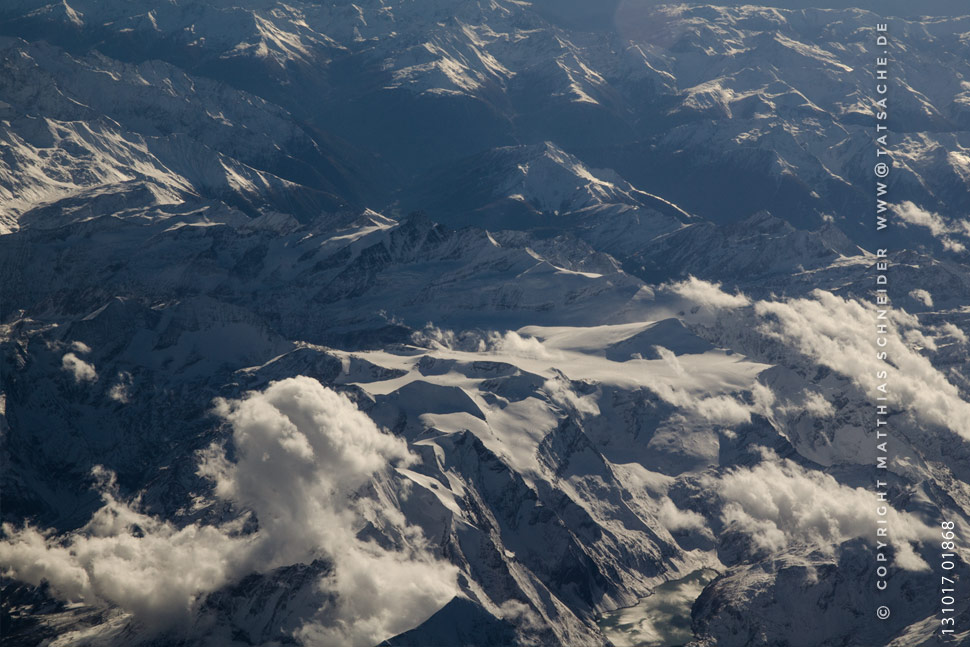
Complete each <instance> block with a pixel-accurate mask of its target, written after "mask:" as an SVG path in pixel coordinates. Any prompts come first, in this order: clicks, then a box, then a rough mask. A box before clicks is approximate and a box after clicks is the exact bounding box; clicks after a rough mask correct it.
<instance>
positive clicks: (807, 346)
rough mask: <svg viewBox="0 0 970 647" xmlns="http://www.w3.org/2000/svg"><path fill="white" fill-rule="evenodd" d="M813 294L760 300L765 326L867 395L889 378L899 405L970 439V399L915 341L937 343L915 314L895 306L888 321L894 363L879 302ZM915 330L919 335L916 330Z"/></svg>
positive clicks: (891, 394)
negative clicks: (881, 375) (880, 343)
mask: <svg viewBox="0 0 970 647" xmlns="http://www.w3.org/2000/svg"><path fill="white" fill-rule="evenodd" d="M812 296H813V298H810V299H791V300H789V301H786V302H767V301H761V302H758V303H757V304H755V312H756V314H757V315H758V316H760V317H761V318H762V320H763V321H762V323H761V325H760V327H759V330H760V331H761V332H762V333H763V334H765V335H767V336H769V337H772V338H775V339H778V340H780V341H782V342H783V343H785V344H786V345H787V346H789V347H792V348H793V349H794V350H796V351H797V352H800V353H802V354H804V355H806V356H808V357H810V358H812V359H813V360H814V361H816V362H818V363H820V364H822V365H824V366H827V367H828V368H830V369H832V370H835V371H837V372H839V373H841V374H843V375H845V376H847V377H849V378H850V379H851V380H852V381H853V382H854V383H855V384H856V385H857V386H858V387H859V388H860V389H862V390H863V391H864V392H865V393H867V394H872V393H876V388H877V387H878V386H879V385H880V384H883V383H885V384H886V385H887V387H886V388H887V390H888V391H889V397H891V401H890V403H891V404H892V405H893V407H894V408H895V409H901V410H903V411H905V412H906V413H907V415H913V416H915V417H916V419H917V420H918V421H920V422H921V423H923V424H926V425H931V426H935V427H938V428H942V429H944V430H952V431H953V432H955V433H957V434H959V435H960V436H962V437H963V438H965V439H968V440H970V403H967V402H965V401H964V400H963V399H962V398H961V397H960V392H959V390H958V389H957V387H955V386H954V385H953V384H951V383H950V382H949V381H948V380H947V379H946V377H945V376H944V375H943V374H942V373H940V372H939V371H938V370H937V369H936V368H934V367H933V365H932V364H931V363H930V360H929V359H927V358H926V357H924V356H922V355H920V354H919V353H918V352H917V351H916V350H914V349H913V348H912V347H911V346H910V344H911V343H916V342H921V343H922V344H923V345H927V344H928V343H929V344H932V340H929V339H928V338H926V337H925V336H924V335H922V333H921V332H920V326H919V321H918V320H917V319H916V318H915V317H913V316H912V315H909V314H907V313H905V312H903V311H901V310H890V311H889V313H888V315H887V316H888V317H889V318H888V319H887V320H886V323H887V325H888V329H889V332H890V334H888V335H886V339H887V346H886V347H885V348H884V350H885V351H886V352H887V353H888V357H889V360H890V362H891V364H890V363H887V362H884V361H882V360H880V359H878V357H877V356H876V346H875V336H876V322H877V319H876V317H877V312H876V308H875V306H873V305H870V304H863V303H860V302H858V301H854V300H846V299H843V298H842V297H839V296H836V295H834V294H832V293H830V292H825V291H822V290H815V291H814V292H813V293H812ZM914 332H915V333H918V334H917V335H915V336H914V335H913V334H911V333H914ZM927 347H929V346H927ZM881 370H886V371H888V376H887V378H886V379H882V380H880V379H877V377H876V375H877V372H878V371H881Z"/></svg>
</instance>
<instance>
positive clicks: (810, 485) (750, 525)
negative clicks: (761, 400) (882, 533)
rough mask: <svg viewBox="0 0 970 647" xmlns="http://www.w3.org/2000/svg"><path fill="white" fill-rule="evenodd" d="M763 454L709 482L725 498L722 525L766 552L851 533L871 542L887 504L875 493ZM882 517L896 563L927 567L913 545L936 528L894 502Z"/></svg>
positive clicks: (829, 541)
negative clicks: (759, 459)
mask: <svg viewBox="0 0 970 647" xmlns="http://www.w3.org/2000/svg"><path fill="white" fill-rule="evenodd" d="M764 459H765V460H764V461H763V462H761V463H759V464H758V465H756V466H755V467H752V468H737V469H734V470H731V471H729V472H727V473H726V474H725V475H723V476H722V477H721V478H720V479H717V480H716V481H715V480H713V479H711V482H710V483H708V485H709V486H711V487H713V488H716V489H717V491H718V494H719V496H720V498H721V500H722V502H723V503H724V508H723V510H722V512H721V520H722V521H723V522H724V524H725V525H726V527H728V528H733V529H735V530H740V531H742V532H745V533H746V534H748V535H750V536H751V537H752V539H753V540H754V541H755V543H756V544H757V545H758V546H760V547H762V548H764V549H767V550H769V551H780V550H783V549H785V548H786V547H789V546H792V545H795V544H802V545H810V546H818V547H821V548H822V549H823V550H824V549H826V547H828V548H829V549H831V548H832V547H834V546H835V545H838V544H840V543H842V542H844V541H846V540H848V539H852V538H855V537H863V538H865V539H867V540H868V541H869V542H870V543H871V544H873V545H875V539H876V537H875V530H874V527H875V526H874V524H873V519H875V517H876V514H877V512H876V510H877V508H879V507H880V506H883V505H885V503H883V502H880V501H879V499H878V498H877V497H876V495H875V494H874V493H873V492H871V491H869V490H866V489H864V488H851V487H848V486H845V485H842V484H840V483H839V482H838V481H836V480H835V479H834V478H832V477H831V476H829V475H828V474H825V473H822V472H819V471H812V470H805V469H803V468H802V467H800V466H799V465H798V464H797V463H794V462H792V461H790V460H787V459H784V460H778V457H777V456H775V455H774V454H772V453H771V452H768V451H765V452H764ZM886 519H887V521H888V522H889V525H890V527H891V528H892V538H891V541H892V542H893V545H894V546H895V548H896V549H897V555H896V560H895V561H896V564H897V565H898V566H900V567H901V568H904V569H907V570H926V569H927V568H929V567H928V566H927V564H926V563H925V562H924V561H923V560H922V558H920V557H919V555H917V554H916V552H915V551H914V550H913V544H914V543H919V542H921V541H927V540H931V539H933V538H934V537H935V536H936V533H935V531H934V530H933V529H931V528H929V527H928V526H926V525H925V524H923V523H922V522H921V521H919V520H918V519H917V518H916V517H914V516H913V515H911V514H909V513H901V512H897V511H896V510H894V509H893V508H892V506H889V507H888V510H887V517H886Z"/></svg>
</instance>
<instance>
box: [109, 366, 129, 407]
mask: <svg viewBox="0 0 970 647" xmlns="http://www.w3.org/2000/svg"><path fill="white" fill-rule="evenodd" d="M117 379H118V381H117V382H116V383H115V384H114V385H112V387H111V389H110V390H109V391H108V397H109V398H111V399H112V400H114V401H115V402H120V403H122V404H128V400H129V397H130V394H129V389H130V388H131V373H127V372H125V371H122V372H120V373H118V378H117Z"/></svg>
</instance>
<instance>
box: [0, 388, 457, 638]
mask: <svg viewBox="0 0 970 647" xmlns="http://www.w3.org/2000/svg"><path fill="white" fill-rule="evenodd" d="M216 413H217V414H218V415H219V416H220V417H222V418H223V419H224V420H225V421H226V422H228V423H229V425H230V427H231V429H232V439H231V445H232V451H231V452H230V451H229V450H227V447H226V446H225V445H223V444H214V445H212V446H211V447H209V448H208V449H207V450H206V451H204V452H203V453H202V456H201V461H200V466H199V473H200V474H201V475H203V476H205V477H206V478H208V479H210V480H211V481H212V482H213V484H214V486H215V487H214V494H215V497H216V499H217V500H218V501H222V502H226V503H231V504H233V507H234V508H236V509H239V510H244V511H246V513H245V514H244V515H242V516H239V517H238V518H236V519H233V520H232V521H229V522H226V523H223V524H220V525H205V524H201V523H193V524H189V525H186V526H183V527H176V526H175V525H173V524H171V523H170V522H167V521H163V520H160V519H158V518H155V517H152V516H150V515H147V514H144V513H143V512H141V511H140V510H139V503H138V501H137V500H136V501H133V502H125V501H122V500H121V499H120V497H119V496H118V494H117V488H116V487H115V485H114V482H113V478H112V477H111V475H110V474H108V473H107V472H106V471H105V470H103V469H100V468H98V469H96V470H95V475H96V476H97V477H98V480H99V484H98V486H99V489H100V490H101V492H102V497H103V500H104V505H103V506H102V508H100V509H99V510H98V511H97V512H96V513H95V514H94V515H93V517H92V519H91V520H90V521H89V522H88V523H87V524H86V525H85V526H84V527H82V528H80V529H79V530H77V531H75V532H72V533H69V534H67V535H65V536H60V537H58V536H55V535H53V534H52V533H51V532H49V531H41V530H38V529H36V528H33V527H30V526H27V527H24V528H14V527H12V526H10V525H9V524H8V525H5V526H4V534H5V538H4V539H3V540H2V541H0V562H2V563H3V564H4V568H5V571H6V572H7V574H8V575H10V576H12V577H14V578H16V579H19V580H22V581H26V582H30V583H32V584H35V585H39V584H40V583H41V582H42V581H45V580H46V581H47V582H49V583H50V585H51V588H52V591H53V592H54V593H55V595H57V596H58V597H60V598H62V599H65V600H71V601H83V602H85V603H87V604H91V605H114V606H117V607H120V608H122V609H124V610H125V611H127V612H129V613H131V614H132V615H133V616H134V617H135V618H136V619H137V620H138V621H139V622H141V623H142V624H144V625H146V626H149V627H157V628H163V627H166V626H171V625H172V624H174V623H176V622H184V621H187V620H188V619H189V618H190V617H191V615H192V614H193V612H194V611H196V610H197V609H198V603H199V602H200V601H201V600H202V599H203V598H204V597H205V596H206V595H207V594H208V593H211V592H213V591H216V590H218V589H219V588H221V587H223V586H224V585H226V584H227V583H230V582H232V581H236V580H238V579H240V578H241V577H243V576H245V575H247V574H249V573H252V572H268V571H271V570H272V569H274V568H276V567H280V566H285V565H290V564H296V563H309V562H311V561H312V560H314V559H317V558H323V559H326V560H329V561H330V562H331V563H332V564H333V570H332V572H331V574H330V575H328V576H327V577H326V578H325V579H324V580H323V581H321V582H319V583H318V586H319V588H320V590H321V591H325V592H327V593H328V594H331V595H333V596H335V605H334V607H333V608H327V609H326V610H325V612H324V611H321V610H314V611H311V612H308V617H306V618H304V623H303V625H302V626H301V627H300V628H299V629H298V630H297V631H296V633H295V637H296V638H297V639H298V640H302V641H305V642H307V643H312V644H317V645H348V646H355V645H361V646H363V645H368V646H369V645H373V644H376V643H377V642H380V641H381V640H383V639H385V638H387V637H389V636H392V635H394V634H397V633H400V632H402V631H406V630H407V629H410V628H412V627H414V626H415V625H417V624H419V623H420V622H422V621H423V620H425V619H426V618H427V617H429V616H430V615H431V614H433V613H434V612H435V611H436V610H437V609H439V608H440V607H441V606H443V605H444V604H446V603H447V602H448V600H450V599H451V598H452V597H453V596H454V595H456V594H457V586H456V583H455V581H456V576H457V570H456V569H455V567H454V566H452V565H450V564H448V563H446V562H443V561H440V560H438V559H436V558H435V557H433V556H432V555H431V554H430V552H429V551H428V549H427V547H426V545H425V542H424V539H423V537H422V536H421V533H420V531H419V530H418V529H417V528H415V527H412V526H409V525H408V524H407V523H406V522H405V521H404V519H403V517H402V515H401V514H400V512H399V511H397V510H396V509H393V508H389V507H388V506H387V505H386V504H384V503H381V502H380V501H377V500H375V499H373V498H368V497H366V496H361V489H362V488H364V486H366V485H368V484H369V483H371V482H373V481H374V479H375V478H377V477H378V476H379V475H380V474H381V473H384V474H390V472H391V470H389V469H388V468H389V466H391V465H393V464H396V463H407V462H409V461H412V460H414V457H413V455H412V454H410V452H409V451H408V449H407V447H406V445H405V443H404V441H402V440H401V439H398V438H395V437H393V436H391V435H389V434H387V433H385V432H383V431H381V430H380V429H378V428H377V426H376V425H375V424H374V423H373V421H371V420H370V418H368V417H367V416H366V415H365V414H363V413H361V412H360V411H359V410H358V409H357V407H356V406H355V405H354V404H353V403H352V402H350V400H348V399H347V398H346V397H344V396H342V395H340V394H337V393H335V392H334V391H332V390H330V389H328V388H326V387H324V386H322V385H321V384H320V383H319V382H317V381H316V380H313V379H311V378H307V377H296V378H290V379H286V380H282V381H280V382H274V383H272V384H271V385H270V386H269V387H267V388H266V389H265V390H264V391H262V392H251V393H248V394H247V395H245V396H244V397H243V398H242V399H240V400H220V401H217V404H216ZM230 455H231V458H230ZM249 515H253V516H255V518H256V520H257V522H258V530H256V531H255V532H249V533H246V532H243V528H244V526H245V523H246V521H247V517H248V516H249ZM368 523H370V524H373V525H374V526H376V527H384V528H386V529H388V530H389V531H390V533H389V534H390V535H392V536H393V537H395V538H396V543H397V544H398V545H397V546H396V547H394V548H387V547H383V546H381V545H378V544H377V543H375V542H371V541H365V540H362V539H359V538H358V537H357V534H358V532H359V531H360V530H361V529H362V528H363V527H364V526H365V525H366V524H368Z"/></svg>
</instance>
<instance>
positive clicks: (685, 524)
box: [657, 498, 710, 534]
mask: <svg viewBox="0 0 970 647" xmlns="http://www.w3.org/2000/svg"><path fill="white" fill-rule="evenodd" d="M657 518H658V519H659V520H660V523H662V524H663V526H664V528H666V529H667V530H670V531H677V530H699V531H703V530H705V529H707V521H706V520H705V519H704V517H703V515H701V514H699V513H697V512H694V511H693V510H681V509H680V508H678V507H677V506H676V505H675V504H674V502H673V501H671V500H670V499H669V498H665V499H664V500H663V503H661V504H660V512H659V513H658V515H657ZM709 532H710V531H708V533H707V534H709Z"/></svg>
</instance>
